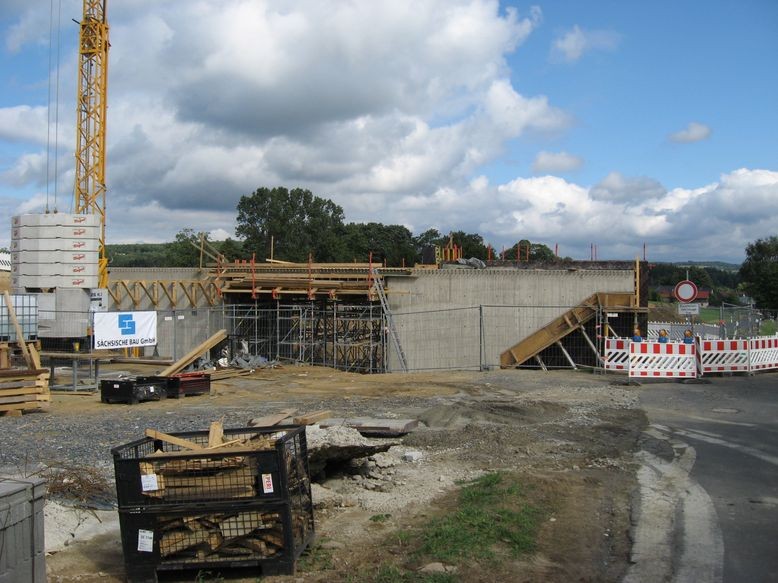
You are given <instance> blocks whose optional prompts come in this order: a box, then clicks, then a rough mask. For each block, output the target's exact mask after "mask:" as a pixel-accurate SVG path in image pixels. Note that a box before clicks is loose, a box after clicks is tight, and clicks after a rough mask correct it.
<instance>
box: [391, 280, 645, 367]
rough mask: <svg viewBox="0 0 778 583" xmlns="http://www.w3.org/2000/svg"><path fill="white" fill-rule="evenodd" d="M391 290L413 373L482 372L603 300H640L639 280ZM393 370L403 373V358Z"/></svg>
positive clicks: (437, 283)
mask: <svg viewBox="0 0 778 583" xmlns="http://www.w3.org/2000/svg"><path fill="white" fill-rule="evenodd" d="M386 288H387V297H388V301H389V306H390V308H391V310H392V313H393V317H394V321H395V326H396V328H397V330H398V335H399V337H400V342H401V346H402V349H403V352H404V353H405V357H406V361H407V362H408V366H409V369H410V370H434V369H444V368H479V367H480V366H481V365H483V364H485V365H486V366H498V365H499V357H500V353H501V352H503V351H504V350H506V349H507V348H509V347H511V346H513V345H514V344H516V343H517V342H519V341H520V340H522V339H524V338H526V337H527V336H529V335H530V334H532V333H533V332H535V331H536V330H537V329H538V328H540V327H542V326H544V325H546V324H547V323H548V322H550V321H551V320H553V319H554V318H556V317H558V316H560V315H562V314H563V313H564V312H566V311H567V310H569V309H570V308H572V307H574V306H577V305H579V304H580V303H581V302H582V301H583V300H585V299H586V298H588V297H589V296H591V295H592V294H594V293H596V292H629V293H631V292H633V291H634V272H633V270H632V269H626V268H625V269H591V270H583V269H578V270H574V269H571V270H567V269H549V270H536V269H484V270H476V269H441V270H437V271H425V270H417V271H414V274H413V276H412V277H398V276H395V277H391V276H390V277H389V278H388V280H387V283H386ZM391 352H393V351H391ZM389 363H390V367H391V369H392V370H397V368H398V361H397V357H396V354H391V353H390V358H389Z"/></svg>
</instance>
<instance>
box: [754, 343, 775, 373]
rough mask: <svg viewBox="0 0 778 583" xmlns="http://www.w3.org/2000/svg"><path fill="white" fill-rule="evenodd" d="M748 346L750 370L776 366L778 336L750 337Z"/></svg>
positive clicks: (767, 368)
mask: <svg viewBox="0 0 778 583" xmlns="http://www.w3.org/2000/svg"><path fill="white" fill-rule="evenodd" d="M748 348H749V351H750V357H751V358H750V363H751V370H770V369H775V368H778V337H775V336H770V337H762V338H752V339H751V340H750V341H749V346H748Z"/></svg>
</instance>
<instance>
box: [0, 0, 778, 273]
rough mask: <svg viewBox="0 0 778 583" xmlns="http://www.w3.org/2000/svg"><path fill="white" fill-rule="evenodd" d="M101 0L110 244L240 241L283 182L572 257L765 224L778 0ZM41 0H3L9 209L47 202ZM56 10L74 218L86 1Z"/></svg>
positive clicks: (737, 255)
mask: <svg viewBox="0 0 778 583" xmlns="http://www.w3.org/2000/svg"><path fill="white" fill-rule="evenodd" d="M108 2H109V6H108V15H109V21H110V25H111V44H112V48H111V54H110V65H109V117H108V156H107V161H108V169H107V180H108V189H109V195H108V204H107V207H108V208H107V216H108V220H107V239H108V242H109V243H111V242H114V243H119V242H137V241H147V242H161V241H170V240H172V239H173V238H174V236H175V234H176V233H177V232H178V231H179V230H181V229H183V228H193V229H195V230H196V231H206V232H209V233H211V235H212V236H213V237H214V238H223V237H224V236H231V235H233V233H234V227H235V224H234V221H235V215H236V211H235V205H236V204H237V201H238V199H239V198H240V196H242V195H245V194H250V193H251V192H252V191H253V190H254V189H256V188H258V187H260V186H277V185H282V186H287V187H295V186H301V187H304V188H310V189H311V190H312V191H313V192H314V193H315V194H317V195H319V196H323V197H326V198H331V199H333V200H334V201H335V202H337V203H338V204H340V205H341V206H343V208H344V211H345V214H346V218H347V220H349V221H380V222H383V223H387V224H389V223H399V224H404V225H406V226H407V227H408V228H409V229H411V231H413V232H414V233H417V234H418V233H421V232H422V231H424V230H426V229H427V228H430V227H434V228H437V229H439V230H440V231H441V232H443V233H445V232H448V231H449V230H465V231H467V232H477V233H480V234H481V235H482V236H483V237H484V238H485V239H486V240H487V241H488V242H490V243H492V244H493V245H494V246H496V247H498V248H499V247H501V246H503V245H504V246H510V245H512V244H513V243H514V242H515V241H517V240H519V239H524V238H528V239H530V240H532V241H537V242H542V243H545V244H547V245H549V246H550V247H551V248H553V247H554V246H555V245H556V244H558V245H559V248H560V253H561V254H562V255H569V256H572V257H574V258H577V259H587V258H588V257H589V253H590V248H591V244H592V243H595V244H596V245H597V247H598V256H599V257H600V258H601V259H632V258H634V257H635V256H636V255H638V254H642V247H643V243H646V245H647V249H648V258H649V259H651V260H655V261H665V260H688V259H694V260H724V261H732V262H739V261H741V260H742V258H743V255H744V248H745V246H746V244H747V243H748V242H750V241H753V240H755V239H756V238H763V237H768V236H771V235H775V234H777V233H778V227H776V225H778V145H776V144H778V140H776V136H778V108H776V107H775V104H776V103H778V75H776V69H777V68H778V66H777V65H776V63H777V62H778V40H776V39H777V38H778V34H776V31H778V2H774V1H772V0H762V1H757V0H751V1H745V2H723V1H722V2H719V1H716V2H702V1H686V2H667V1H659V2H650V3H646V2H615V1H612V2H608V1H599V2H585V1H572V0H571V1H555V2H536V3H524V2H519V3H515V2H505V3H500V4H498V3H497V2H493V1H489V0H427V2H424V3H418V2H412V1H411V0H391V1H390V0H373V1H371V2H365V3H347V2H342V1H335V0H332V1H329V2H328V1H325V0H294V1H292V0H288V1H283V2H282V1H280V0H279V1H270V0H266V1H261V0H222V1H216V0H213V1H203V2H198V3H193V2H188V1H187V0H169V1H167V2H165V3H159V2H155V1H154V0H123V1H122V2H121V3H119V2H112V1H111V0H108ZM58 6H59V4H58V2H57V3H55V6H54V8H55V12H56V10H57V7H58ZM50 7H51V5H50V2H40V3H28V2H26V1H23V0H9V1H7V2H4V3H3V5H2V6H0V29H1V30H2V32H3V41H4V42H3V45H2V47H0V50H2V51H3V58H2V60H0V213H2V215H4V216H6V220H7V219H9V218H10V216H11V215H13V214H18V213H24V212H40V211H41V210H43V209H44V208H45V206H46V193H47V191H48V196H49V202H48V204H49V208H53V206H54V203H53V199H52V197H53V192H54V184H55V182H54V167H55V164H54V158H53V148H50V151H49V157H48V158H47V156H46V152H47V148H46V136H47V133H51V132H53V128H52V127H51V125H50V124H47V120H49V119H53V118H54V115H55V113H54V112H55V109H54V108H55V105H56V104H55V103H53V102H52V104H51V109H49V108H47V101H48V100H47V95H48V93H49V91H50V90H51V91H55V90H56V87H51V88H50V85H49V82H48V74H49V71H50V67H49V59H50V53H49V49H48V42H49V27H50V26H51V20H50V18H49V15H50ZM60 10H61V14H60V18H59V21H56V19H55V22H54V25H55V26H54V30H55V38H56V32H57V31H59V35H60V39H61V40H60V43H61V44H60V46H61V52H60V60H59V63H60V67H59V139H58V141H57V152H58V155H59V158H58V160H57V164H56V170H57V173H58V176H57V181H56V185H57V193H58V197H57V203H56V207H57V209H58V210H60V211H63V212H67V211H70V210H71V205H72V202H71V198H72V181H73V169H72V168H73V144H74V143H75V133H74V129H73V123H74V114H73V112H74V109H75V79H76V63H77V59H76V56H77V55H76V43H77V32H78V28H77V26H76V25H75V24H74V23H73V22H72V20H71V19H73V18H75V19H78V18H79V17H80V11H81V2H80V0H62V3H61V9H60ZM53 58H54V61H55V62H56V55H55V56H54V57H53ZM51 74H52V78H54V76H55V72H54V71H53V70H52V71H51ZM47 128H48V130H47ZM47 160H48V164H47ZM47 166H48V176H49V179H48V180H47ZM6 224H8V223H7V222H6ZM9 237H10V228H9V229H8V232H3V231H0V246H4V245H7V244H8V239H9Z"/></svg>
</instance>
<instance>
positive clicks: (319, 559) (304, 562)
mask: <svg viewBox="0 0 778 583" xmlns="http://www.w3.org/2000/svg"><path fill="white" fill-rule="evenodd" d="M325 542H327V539H325V538H322V539H321V540H320V541H319V542H318V543H317V544H315V545H314V546H312V547H308V548H307V549H306V550H305V552H304V553H303V554H302V555H300V558H299V560H298V561H297V569H298V570H299V571H300V572H302V573H312V572H314V571H328V570H330V569H332V566H333V563H332V550H331V549H325V548H323V547H322V543H325Z"/></svg>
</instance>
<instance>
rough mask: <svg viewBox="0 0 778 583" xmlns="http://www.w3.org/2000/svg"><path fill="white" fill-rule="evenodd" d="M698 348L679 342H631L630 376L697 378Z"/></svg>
mask: <svg viewBox="0 0 778 583" xmlns="http://www.w3.org/2000/svg"><path fill="white" fill-rule="evenodd" d="M696 352H697V351H696V346H695V345H694V344H682V343H678V342H666V343H665V342H630V344H629V376H630V377H643V378H645V377H652V378H696V377H697V360H696Z"/></svg>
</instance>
